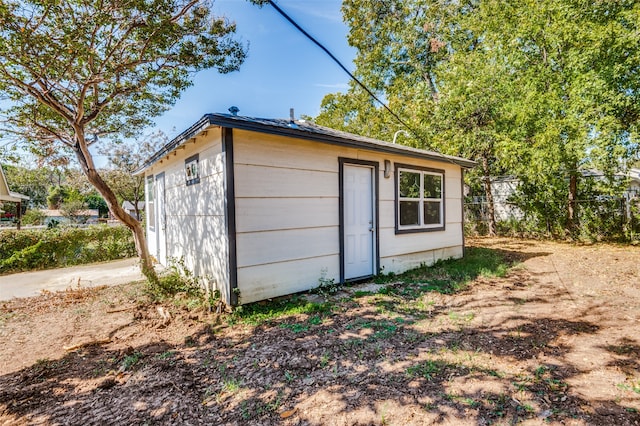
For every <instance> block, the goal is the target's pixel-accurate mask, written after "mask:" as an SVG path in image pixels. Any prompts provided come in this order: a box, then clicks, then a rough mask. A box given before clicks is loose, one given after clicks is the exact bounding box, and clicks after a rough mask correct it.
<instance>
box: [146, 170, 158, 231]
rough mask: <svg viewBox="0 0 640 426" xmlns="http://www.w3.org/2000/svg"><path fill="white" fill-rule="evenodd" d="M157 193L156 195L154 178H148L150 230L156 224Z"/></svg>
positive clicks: (148, 221) (147, 206) (147, 208)
mask: <svg viewBox="0 0 640 426" xmlns="http://www.w3.org/2000/svg"><path fill="white" fill-rule="evenodd" d="M155 193H156V185H155V180H154V179H153V176H149V177H147V205H146V208H145V210H146V212H147V225H148V226H149V229H151V230H153V229H154V227H155V224H156V214H155V211H156V208H155V205H156V203H155Z"/></svg>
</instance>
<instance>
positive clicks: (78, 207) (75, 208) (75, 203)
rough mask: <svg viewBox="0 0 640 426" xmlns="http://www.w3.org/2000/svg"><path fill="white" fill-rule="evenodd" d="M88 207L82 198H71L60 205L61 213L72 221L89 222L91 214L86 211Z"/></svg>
mask: <svg viewBox="0 0 640 426" xmlns="http://www.w3.org/2000/svg"><path fill="white" fill-rule="evenodd" d="M86 209H87V205H86V204H85V203H83V202H82V201H80V200H70V201H67V202H65V203H62V204H61V205H60V213H61V214H62V216H64V217H65V218H67V219H68V220H69V222H70V223H87V219H89V216H87V215H86V213H85V210H86Z"/></svg>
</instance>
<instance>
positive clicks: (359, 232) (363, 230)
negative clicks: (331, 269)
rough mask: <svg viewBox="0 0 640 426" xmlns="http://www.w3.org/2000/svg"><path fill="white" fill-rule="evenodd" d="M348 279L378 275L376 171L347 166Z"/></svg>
mask: <svg viewBox="0 0 640 426" xmlns="http://www.w3.org/2000/svg"><path fill="white" fill-rule="evenodd" d="M343 178H344V182H343V197H344V200H343V202H344V218H343V220H344V278H345V279H346V280H348V279H353V278H359V277H366V276H369V275H373V274H374V264H375V262H374V255H375V253H374V241H375V238H374V237H375V223H374V214H373V212H374V188H373V168H372V167H369V166H356V165H351V164H345V165H344V173H343Z"/></svg>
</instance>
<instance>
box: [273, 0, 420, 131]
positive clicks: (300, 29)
mask: <svg viewBox="0 0 640 426" xmlns="http://www.w3.org/2000/svg"><path fill="white" fill-rule="evenodd" d="M269 4H270V5H271V6H273V8H274V9H275V10H276V11H277V12H278V13H279V14H280V15H282V17H283V18H285V19H286V20H287V21H289V23H291V25H293V26H294V27H295V28H296V29H297V30H298V31H300V32H301V33H302V34H304V36H305V37H307V38H308V39H309V40H311V41H312V42H313V43H314V44H315V45H316V46H318V47H319V48H320V49H322V50H323V51H324V52H325V53H326V54H327V55H329V57H330V58H331V59H333V61H334V62H335V63H336V64H338V66H339V67H340V68H342V70H343V71H344V72H346V73H347V74H348V75H349V77H351V79H352V80H353V81H355V82H356V83H358V85H359V86H360V87H361V88H362V89H364V90H365V91H366V92H367V93H368V94H369V96H371V97H372V98H373V99H375V100H376V101H377V102H378V103H379V104H380V105H382V106H383V107H384V109H386V110H387V111H388V112H389V114H391V115H392V116H393V117H394V118H395V119H396V120H398V122H399V123H401V124H402V125H403V126H404V127H406V128H407V129H408V130H409V131H410V132H411V133H413V135H414V136H415V137H416V138H418V139H420V137H419V136H418V133H417V132H416V131H415V130H414V129H413V128H412V127H411V126H409V125H408V124H407V123H406V122H405V121H404V120H403V119H401V118H400V117H399V116H398V115H397V114H396V113H395V112H393V111H392V110H391V108H389V107H388V106H387V105H386V104H385V103H384V102H382V101H381V100H380V99H379V98H378V97H377V96H376V95H375V94H374V93H373V92H372V91H371V90H369V88H368V87H367V86H365V85H364V83H362V82H361V81H360V80H359V79H358V78H357V77H356V76H355V75H353V74H352V73H351V71H349V70H348V69H347V67H345V66H344V65H343V64H342V62H340V61H339V60H338V58H336V57H335V56H334V55H333V53H331V52H330V51H329V49H327V48H326V47H324V45H322V43H320V42H319V41H318V40H316V39H315V38H314V37H313V36H312V35H311V34H309V33H308V32H306V31H305V30H304V28H302V27H301V26H300V25H298V23H297V22H296V21H294V20H293V18H291V17H290V16H289V15H287V14H286V13H285V12H284V11H283V10H282V9H280V8H279V7H278V6H277V5H276V4H275V3H274V2H273V1H272V0H269Z"/></svg>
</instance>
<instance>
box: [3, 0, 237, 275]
mask: <svg viewBox="0 0 640 426" xmlns="http://www.w3.org/2000/svg"><path fill="white" fill-rule="evenodd" d="M234 31H235V26H234V25H232V24H230V23H228V22H226V21H224V20H223V19H219V18H215V17H212V15H211V8H210V5H209V4H207V3H205V2H201V1H198V0H155V1H153V2H135V1H125V2H121V1H116V0H62V1H60V0H26V1H15V0H13V1H11V0H10V1H3V2H2V3H0V93H2V94H3V95H4V96H5V97H7V98H8V100H9V101H10V102H9V106H7V107H4V109H3V110H2V115H3V124H4V130H5V132H9V133H12V134H19V135H21V136H22V137H24V138H25V139H26V140H27V141H28V143H29V146H30V147H31V148H32V149H34V150H36V151H37V152H40V153H42V154H50V153H56V154H62V155H64V156H67V155H75V158H76V160H77V162H78V164H79V166H80V168H81V170H82V171H83V172H84V173H85V175H86V176H87V178H88V180H89V182H91V184H92V185H93V186H94V187H95V188H96V189H97V190H98V192H100V194H101V195H102V196H103V197H104V199H105V201H106V203H107V205H108V206H109V210H110V211H111V213H112V214H113V215H114V216H115V217H116V218H118V219H119V220H120V221H121V222H122V223H124V224H125V225H126V226H127V227H129V228H130V229H131V230H132V232H133V234H134V239H135V242H136V248H137V251H138V254H139V256H140V258H141V266H142V271H143V273H144V274H145V275H146V276H147V278H148V279H149V280H150V281H151V282H157V277H156V274H155V271H154V270H153V267H152V264H151V258H150V256H149V252H148V249H147V245H146V241H145V236H144V231H143V229H142V226H141V224H140V223H139V222H138V221H137V220H135V219H134V218H132V217H131V216H129V215H128V214H127V213H126V212H125V211H124V210H123V209H122V208H121V207H120V205H119V204H118V201H117V197H116V195H115V194H114V192H113V190H112V189H111V188H110V187H109V185H108V184H107V183H106V182H105V180H104V179H103V177H102V176H101V174H100V173H99V172H98V170H97V169H96V167H95V164H94V160H93V156H92V154H91V152H90V150H89V147H90V146H91V145H93V144H95V143H97V142H98V141H100V140H103V139H111V140H117V139H119V138H127V137H132V136H135V135H136V134H137V133H139V132H140V130H141V129H142V128H143V127H144V126H147V125H149V124H150V123H151V121H150V120H151V118H152V117H155V116H157V115H159V114H160V113H162V112H163V111H165V110H166V109H167V108H168V107H169V106H170V105H172V104H173V103H174V102H175V101H176V100H177V98H178V96H179V95H180V93H181V92H182V90H184V89H185V88H186V87H188V86H189V85H190V84H191V74H192V73H193V72H195V71H198V70H201V69H206V68H216V69H218V71H220V72H230V71H234V70H237V69H238V68H239V66H240V64H241V63H242V62H243V60H244V58H245V49H244V47H243V46H242V45H241V44H239V43H238V42H236V41H234V40H233V39H232V34H233V32H234Z"/></svg>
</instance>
